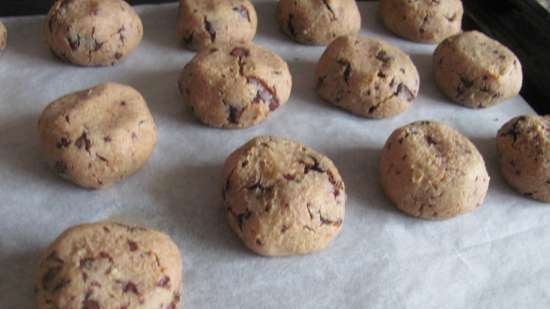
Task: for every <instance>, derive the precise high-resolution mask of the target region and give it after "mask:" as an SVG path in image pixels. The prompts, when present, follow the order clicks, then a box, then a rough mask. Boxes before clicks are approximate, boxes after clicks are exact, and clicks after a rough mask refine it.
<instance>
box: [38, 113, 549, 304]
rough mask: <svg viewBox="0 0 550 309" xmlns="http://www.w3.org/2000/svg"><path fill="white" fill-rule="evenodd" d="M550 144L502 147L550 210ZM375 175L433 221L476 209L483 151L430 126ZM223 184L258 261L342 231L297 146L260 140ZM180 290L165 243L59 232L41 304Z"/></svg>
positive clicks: (48, 255)
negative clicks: (481, 152)
mask: <svg viewBox="0 0 550 309" xmlns="http://www.w3.org/2000/svg"><path fill="white" fill-rule="evenodd" d="M61 121H63V120H61ZM114 130H116V129H114ZM549 132H550V117H538V116H521V117H516V118H514V119H512V120H510V121H509V122H507V123H506V124H505V125H504V126H503V127H502V128H501V129H500V130H499V132H498V135H497V145H498V154H499V158H500V161H501V168H502V173H503V175H504V177H505V179H506V180H507V181H508V183H510V185H512V186H513V187H514V188H516V189H517V190H519V191H520V192H523V193H524V194H526V195H527V196H530V197H533V198H536V199H540V200H543V201H547V202H550V177H549V176H550V133H549ZM101 133H102V134H105V133H110V132H106V131H101ZM92 136H93V135H92ZM113 145H114V144H113ZM75 147H76V149H75V151H82V149H80V148H79V147H78V146H75ZM90 150H91V149H90ZM118 159H119V162H120V160H122V161H124V160H125V159H128V158H122V157H121V158H118ZM101 161H103V160H101ZM379 172H380V179H381V182H382V186H383V189H384V192H385V193H386V194H387V196H388V197H389V198H390V199H391V200H392V202H393V203H394V204H395V205H396V206H397V208H399V209H400V210H401V211H403V212H405V213H407V214H409V215H412V216H416V217H420V218H426V219H445V218H451V217H454V216H457V215H460V214H463V213H466V212H468V211H471V210H473V209H475V208H476V207H479V206H480V205H481V204H482V202H483V200H484V198H485V196H486V193H487V190H488V187H489V175H488V173H487V170H486V168H485V163H484V160H483V158H482V156H481V154H480V153H479V152H478V150H477V149H476V147H475V146H474V145H473V144H472V143H471V142H470V141H469V140H468V139H467V138H466V137H465V136H463V135H462V134H460V133H459V132H457V131H455V130H454V129H452V128H450V127H448V126H446V125H443V124H440V123H437V122H430V121H421V122H414V123H411V124H408V125H406V126H404V127H401V128H398V129H397V130H395V131H394V132H393V133H392V134H391V136H390V137H389V138H388V140H387V141H386V144H385V146H384V148H383V150H382V154H381V159H380V164H379ZM223 177H224V187H223V201H224V207H225V211H226V213H227V220H228V222H229V225H230V226H231V228H232V229H233V231H234V232H235V233H236V234H237V235H238V236H239V238H240V239H241V240H242V241H243V243H244V244H245V245H246V246H247V247H248V248H250V249H251V250H253V251H254V252H256V253H258V254H261V255H265V256H288V255H301V254H308V253H312V252H315V251H319V250H322V249H323V248H325V247H326V246H328V245H329V244H330V242H331V241H332V240H333V239H334V238H335V237H336V236H337V235H338V234H339V232H340V230H341V228H342V225H343V222H344V215H345V203H346V192H345V185H344V182H343V180H342V178H341V176H340V174H339V172H338V170H337V168H336V166H335V165H334V163H333V162H332V161H331V160H330V159H329V158H327V157H326V156H324V155H322V154H321V153H319V152H316V151H315V150H312V149H311V148H308V147H306V146H304V145H302V144H300V143H298V142H295V141H291V140H287V139H282V138H277V137H273V136H260V137H256V138H254V139H252V140H251V141H249V142H247V143H246V144H244V145H243V146H241V147H239V148H238V149H236V150H235V151H234V152H233V153H231V154H230V155H229V157H228V158H227V159H226V161H225V164H224V167H223ZM181 286H182V259H181V256H180V250H179V249H178V247H177V246H176V244H174V242H173V241H172V240H171V239H170V237H169V236H167V235H165V234H163V233H160V232H157V231H154V230H150V229H146V228H142V227H136V226H128V225H123V224H116V223H95V224H85V225H79V226H75V227H72V228H69V229H68V230H66V231H65V232H63V233H62V234H61V235H60V236H59V237H58V238H57V239H56V240H55V241H54V242H53V243H52V244H51V245H50V246H49V247H48V249H47V250H46V251H45V253H44V254H43V257H42V259H41V262H40V268H39V272H38V276H37V282H36V291H37V304H38V308H39V309H51V308H75V309H76V308H86V309H96V308H178V307H179V305H180V298H181Z"/></svg>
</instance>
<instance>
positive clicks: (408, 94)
mask: <svg viewBox="0 0 550 309" xmlns="http://www.w3.org/2000/svg"><path fill="white" fill-rule="evenodd" d="M394 95H395V96H397V97H398V98H400V99H403V100H405V101H407V102H411V101H412V100H414V98H415V95H414V93H413V92H412V91H411V90H410V89H409V87H407V86H406V85H405V84H403V83H400V84H399V85H398V86H397V90H396V91H395V93H394Z"/></svg>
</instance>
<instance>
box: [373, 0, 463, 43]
mask: <svg viewBox="0 0 550 309" xmlns="http://www.w3.org/2000/svg"><path fill="white" fill-rule="evenodd" d="M463 14H464V8H463V7H462V1H460V0H414V1H411V0H381V1H380V16H381V18H382V21H383V22H384V25H385V26H386V28H388V30H390V31H391V32H393V33H395V34H396V35H398V36H400V37H402V38H405V39H407V40H410V41H413V42H420V43H439V42H441V41H442V40H444V39H445V38H447V37H449V36H451V35H455V34H457V33H459V32H460V31H461V30H462V16H463Z"/></svg>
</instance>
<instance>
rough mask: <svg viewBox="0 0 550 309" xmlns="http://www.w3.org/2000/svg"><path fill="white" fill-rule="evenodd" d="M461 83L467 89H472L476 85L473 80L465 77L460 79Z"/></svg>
mask: <svg viewBox="0 0 550 309" xmlns="http://www.w3.org/2000/svg"><path fill="white" fill-rule="evenodd" d="M460 82H461V83H462V85H463V86H464V88H466V89H467V88H471V87H472V86H473V85H474V82H473V81H472V80H469V79H468V78H466V77H463V76H461V77H460Z"/></svg>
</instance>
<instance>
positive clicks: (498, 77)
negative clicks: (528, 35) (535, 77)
mask: <svg viewBox="0 0 550 309" xmlns="http://www.w3.org/2000/svg"><path fill="white" fill-rule="evenodd" d="M433 73H434V77H435V82H436V84H437V85H438V87H439V89H441V91H442V92H443V93H444V94H445V95H446V96H447V97H449V98H450V99H451V100H453V101H455V102H457V103H459V104H462V105H465V106H468V107H472V108H482V107H488V106H491V105H494V104H496V103H498V102H500V101H503V100H506V99H508V98H511V97H513V96H516V95H517V94H518V93H519V91H520V90H521V85H522V80H523V74H522V71H521V64H520V62H519V59H518V58H517V57H516V56H515V55H514V53H512V51H510V50H509V49H508V48H506V47H505V46H504V45H502V44H500V43H499V42H497V41H495V40H493V39H491V38H489V37H488V36H486V35H484V34H483V33H480V32H477V31H471V32H464V33H462V34H459V35H455V36H452V37H449V38H447V39H446V40H445V41H443V42H442V43H441V44H440V45H439V46H438V47H437V49H436V50H435V53H434V56H433Z"/></svg>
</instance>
